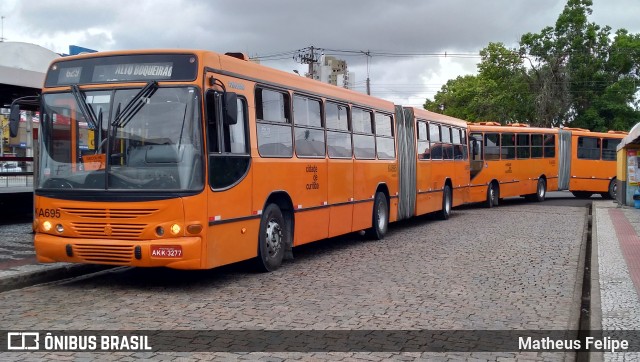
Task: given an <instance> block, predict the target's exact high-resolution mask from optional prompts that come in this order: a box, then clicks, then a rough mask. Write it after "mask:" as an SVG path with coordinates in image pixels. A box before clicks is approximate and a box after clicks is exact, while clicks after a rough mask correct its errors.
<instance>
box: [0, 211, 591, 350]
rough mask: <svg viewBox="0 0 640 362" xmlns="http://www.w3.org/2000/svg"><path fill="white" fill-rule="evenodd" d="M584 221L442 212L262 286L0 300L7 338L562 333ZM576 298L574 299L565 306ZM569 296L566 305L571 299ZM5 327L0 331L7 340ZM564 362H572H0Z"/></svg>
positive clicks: (54, 288)
mask: <svg viewBox="0 0 640 362" xmlns="http://www.w3.org/2000/svg"><path fill="white" fill-rule="evenodd" d="M584 219H585V209H584V208H579V207H563V206H554V207H545V206H544V203H542V204H527V203H523V202H518V203H517V204H515V205H512V206H509V205H507V206H501V207H499V208H493V209H481V208H477V207H472V208H463V209H461V210H456V211H455V212H454V214H453V215H452V217H451V219H450V220H448V221H437V220H433V219H430V218H417V219H413V220H410V221H408V222H401V223H397V224H392V225H391V227H390V231H389V234H388V236H387V238H386V239H385V240H384V241H380V242H372V241H363V239H362V237H360V236H358V235H349V236H345V237H341V238H334V239H330V240H326V241H322V242H319V243H314V244H311V245H308V246H303V247H300V248H296V250H294V255H295V257H296V258H295V260H294V261H293V262H288V263H286V264H285V265H284V266H283V267H282V268H281V269H279V270H278V271H276V272H273V273H269V274H256V273H251V272H248V271H245V265H243V264H239V265H234V266H230V267H224V268H219V269H216V270H212V271H199V272H193V271H189V272H187V271H174V270H168V269H118V270H114V271H110V272H104V273H102V274H100V275H97V276H94V277H90V278H79V279H74V280H70V281H66V282H57V283H49V284H45V285H39V286H33V287H29V288H24V289H20V290H13V291H8V292H4V293H1V294H0V305H2V309H1V310H0V318H1V320H2V324H3V325H4V326H7V327H10V328H11V329H12V330H45V329H49V330H86V329H92V330H139V329H149V330H155V329H166V330H170V329H190V330H196V329H203V330H204V329H263V328H264V329H287V330H288V329H305V330H310V329H313V330H322V329H342V330H350V329H357V330H367V329H371V330H376V329H398V330H402V329H428V330H448V329H471V330H483V329H523V330H527V329H528V330H547V329H556V330H575V329H577V322H578V313H579V310H578V309H579V305H578V304H577V300H579V290H577V289H579V287H580V285H579V283H577V275H579V274H580V271H579V265H580V263H579V256H580V248H581V240H582V233H583V228H584ZM576 293H578V294H576ZM576 295H577V296H578V299H576ZM7 327H5V328H7ZM96 356H97V357H96ZM42 358H46V359H62V360H77V361H84V360H90V359H94V358H99V359H108V360H118V361H128V360H134V359H149V358H153V359H160V360H176V361H191V360H262V361H282V360H339V361H366V360H368V361H382V360H388V359H393V360H407V361H410V360H453V361H458V360H460V361H462V360H468V361H476V360H498V361H502V360H504V361H508V360H513V359H519V360H537V361H551V360H573V359H574V354H572V353H566V354H565V353H534V352H530V353H529V352H527V353H481V352H475V353H393V352H390V353H387V352H385V353H382V352H369V353H365V352H357V353H356V352H348V353H347V352H343V353H156V354H150V353H112V354H105V353H101V354H99V355H95V354H91V353H86V352H81V353H80V352H78V353H6V354H5V355H3V356H0V359H2V360H34V359H42Z"/></svg>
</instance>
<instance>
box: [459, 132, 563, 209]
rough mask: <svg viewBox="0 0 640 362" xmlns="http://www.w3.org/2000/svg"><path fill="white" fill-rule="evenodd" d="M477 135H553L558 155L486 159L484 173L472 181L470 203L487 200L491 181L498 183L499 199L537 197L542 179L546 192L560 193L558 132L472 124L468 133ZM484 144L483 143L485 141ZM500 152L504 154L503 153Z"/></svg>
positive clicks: (483, 166)
mask: <svg viewBox="0 0 640 362" xmlns="http://www.w3.org/2000/svg"><path fill="white" fill-rule="evenodd" d="M477 133H481V134H483V135H484V134H485V133H497V134H503V133H513V134H515V135H518V134H543V135H554V136H555V150H556V151H554V153H555V156H554V157H550V158H531V157H529V158H524V159H518V158H517V156H516V157H514V158H513V159H502V157H501V158H500V159H497V160H487V159H486V158H484V157H483V161H482V165H481V170H480V171H479V172H478V174H477V175H476V177H474V178H473V179H472V180H471V187H470V197H469V202H472V203H473V202H484V201H486V200H487V190H488V187H489V184H490V183H491V182H497V183H498V184H499V194H500V198H504V197H513V196H523V195H531V194H535V193H536V187H537V183H538V179H539V178H541V177H543V178H545V179H546V185H547V190H557V188H558V152H557V144H558V130H557V129H549V128H535V127H521V126H516V127H510V126H495V125H477V124H473V123H472V124H469V134H471V135H473V134H477ZM482 142H484V138H483V140H482ZM514 144H515V143H514ZM529 149H530V148H529ZM483 150H484V146H483ZM500 153H502V151H501V152H500ZM472 162H474V161H472Z"/></svg>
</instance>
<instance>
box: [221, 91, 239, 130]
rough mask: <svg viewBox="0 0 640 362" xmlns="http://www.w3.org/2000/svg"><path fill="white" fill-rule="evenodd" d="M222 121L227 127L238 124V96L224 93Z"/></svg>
mask: <svg viewBox="0 0 640 362" xmlns="http://www.w3.org/2000/svg"><path fill="white" fill-rule="evenodd" d="M223 119H224V124H225V125H228V126H230V125H234V124H236V123H238V95H237V94H235V93H233V92H225V93H224V99H223Z"/></svg>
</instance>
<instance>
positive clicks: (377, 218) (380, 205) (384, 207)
mask: <svg viewBox="0 0 640 362" xmlns="http://www.w3.org/2000/svg"><path fill="white" fill-rule="evenodd" d="M388 228H389V205H388V204H387V197H386V196H385V195H384V193H382V192H377V193H376V197H375V199H374V201H373V215H372V216H371V228H370V229H368V230H367V231H366V234H367V236H368V237H370V238H372V239H374V240H382V239H384V236H385V234H386V233H387V229H388Z"/></svg>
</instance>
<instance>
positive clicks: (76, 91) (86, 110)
mask: <svg viewBox="0 0 640 362" xmlns="http://www.w3.org/2000/svg"><path fill="white" fill-rule="evenodd" d="M71 93H73V96H74V97H75V99H76V102H77V103H78V107H80V110H81V111H82V113H83V114H85V118H86V119H87V120H88V121H89V123H91V125H92V126H93V129H95V130H97V129H98V122H97V120H96V114H95V113H94V112H93V108H91V106H89V105H88V104H87V101H86V100H85V99H84V96H83V95H82V92H80V88H78V85H77V84H72V85H71Z"/></svg>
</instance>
